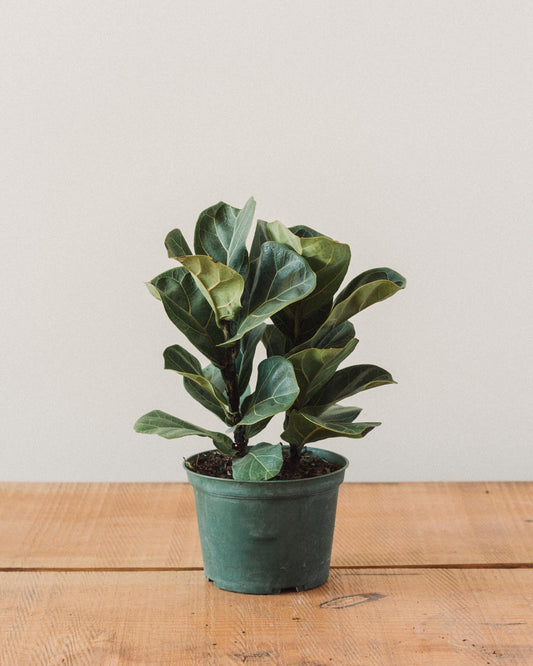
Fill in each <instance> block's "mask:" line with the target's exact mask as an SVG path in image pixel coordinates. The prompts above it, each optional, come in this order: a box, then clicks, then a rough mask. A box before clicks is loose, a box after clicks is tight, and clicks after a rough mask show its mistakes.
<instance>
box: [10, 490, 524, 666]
mask: <svg viewBox="0 0 533 666" xmlns="http://www.w3.org/2000/svg"><path fill="white" fill-rule="evenodd" d="M0 537H1V538H0V569H1V572H0V664H1V666H19V665H25V664H53V665H58V666H59V665H60V664H61V665H63V664H65V665H67V664H76V665H77V664H82V665H87V664H98V665H100V664H103V665H108V664H109V665H115V664H117V665H118V664H136V665H139V664H153V665H157V666H161V665H164V664H176V665H177V666H181V665H182V664H197V665H198V666H204V665H206V664H216V665H218V664H220V665H221V666H222V665H225V664H242V663H247V664H254V665H255V664H260V665H265V664H280V665H289V664H291V665H292V664H294V665H298V666H304V665H306V666H311V665H313V666H319V665H320V666H329V665H330V664H333V665H337V664H347V665H350V666H351V665H358V664H362V665H364V666H366V665H367V664H377V665H379V666H383V665H386V664H391V665H393V666H398V665H401V664H407V665H408V666H416V665H417V664H431V665H432V666H433V665H434V666H445V665H447V664H453V665H454V666H456V665H461V664H469V665H470V664H517V665H519V666H524V665H526V664H533V483H399V484H390V483H388V484H348V483H345V484H344V485H343V486H341V490H340V496H339V509H338V515H337V527H336V536H335V543H334V548H333V557H332V571H331V576H330V579H329V581H328V582H327V583H326V584H325V585H323V586H322V587H320V588H317V589H315V590H310V591H308V592H303V593H299V594H297V593H285V594H281V595H278V596H249V595H241V594H234V593H231V592H224V591H221V590H218V589H216V588H215V587H214V586H213V585H212V584H211V583H208V582H207V581H206V579H205V578H204V575H203V572H202V559H201V553H200V545H199V538H198V531H197V527H196V519H195V514H194V500H193V496H192V489H191V488H190V487H189V486H188V485H186V484H180V483H115V484H113V483H72V484H69V483H57V484H54V483H50V484H46V483H4V484H0Z"/></svg>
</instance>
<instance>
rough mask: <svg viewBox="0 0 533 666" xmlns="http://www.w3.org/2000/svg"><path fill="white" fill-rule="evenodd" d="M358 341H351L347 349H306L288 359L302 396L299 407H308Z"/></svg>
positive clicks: (298, 399)
mask: <svg viewBox="0 0 533 666" xmlns="http://www.w3.org/2000/svg"><path fill="white" fill-rule="evenodd" d="M356 345H357V340H356V339H355V338H354V339H352V340H350V341H349V342H348V343H347V345H346V346H345V347H341V348H330V349H316V348H311V349H304V350H303V351H300V352H297V353H295V354H292V355H291V356H289V357H288V359H289V361H290V362H291V363H292V366H293V368H294V373H295V375H296V380H297V382H298V386H299V387H300V394H299V395H298V398H297V400H296V406H297V407H299V408H300V407H303V406H304V405H306V404H307V403H308V402H309V401H310V400H311V399H312V398H313V396H314V395H316V394H317V392H318V391H319V390H320V389H321V388H322V386H324V384H326V383H327V382H328V381H329V380H330V379H331V378H332V377H333V375H334V374H335V370H336V369H337V368H338V367H339V365H340V364H341V363H342V361H344V360H345V359H346V358H347V357H348V356H349V355H350V354H351V353H352V351H353V350H354V349H355V346H356Z"/></svg>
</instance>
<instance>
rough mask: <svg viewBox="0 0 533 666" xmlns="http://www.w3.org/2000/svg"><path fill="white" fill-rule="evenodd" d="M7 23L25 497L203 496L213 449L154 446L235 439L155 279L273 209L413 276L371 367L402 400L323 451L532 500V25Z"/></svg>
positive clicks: (16, 357)
mask: <svg viewBox="0 0 533 666" xmlns="http://www.w3.org/2000/svg"><path fill="white" fill-rule="evenodd" d="M0 26H1V27H0V31H1V33H2V34H1V35H0V49H1V50H2V90H1V100H2V102H1V106H0V113H1V115H2V128H3V129H2V165H1V169H2V174H1V176H2V187H1V198H2V201H1V209H0V210H1V214H2V242H1V244H0V252H1V262H0V270H1V280H2V289H1V296H0V298H1V312H2V315H3V316H2V323H1V331H2V358H3V361H2V377H3V381H2V396H1V403H0V404H1V410H2V414H1V419H2V435H1V436H2V440H3V442H2V448H1V472H0V475H1V478H3V479H5V480H19V479H20V480H183V479H184V474H183V472H182V470H181V467H180V464H181V458H182V457H183V456H185V455H189V454H191V453H193V452H195V451H198V450H203V449H205V448H209V445H210V442H209V440H196V441H195V440H194V439H189V440H174V441H170V442H168V441H166V440H163V439H161V438H158V437H149V436H145V435H138V434H136V433H134V432H133V430H132V425H133V423H134V421H135V420H136V418H137V417H139V416H140V415H141V414H143V413H145V412H147V411H149V410H150V409H154V408H160V409H163V410H165V411H169V412H171V413H175V414H177V415H181V416H182V417H185V418H188V419H189V420H192V421H196V422H198V423H200V424H210V425H211V426H213V427H216V426H217V421H216V419H215V417H211V415H210V414H207V413H205V412H204V411H203V410H202V409H201V408H200V407H199V406H197V405H196V403H195V402H194V401H193V400H192V398H189V396H188V395H187V394H186V393H185V392H184V390H183V389H182V387H181V384H180V381H179V378H178V377H177V376H176V375H174V374H173V373H170V372H165V371H163V369H162V356H161V353H162V351H163V349H164V348H165V347H166V346H167V345H169V344H173V343H174V342H180V341H183V338H182V337H181V335H180V334H179V333H178V332H177V331H176V330H175V329H174V328H173V326H172V325H171V324H170V322H169V321H168V320H167V319H166V317H165V316H164V314H163V312H162V310H161V308H160V306H159V304H158V303H157V302H156V301H155V300H154V299H152V298H151V297H150V295H149V294H148V292H147V291H146V289H145V287H144V285H143V282H144V281H145V280H148V279H150V278H152V277H154V276H155V275H156V274H157V273H159V272H161V271H163V270H165V269H166V268H169V267H171V265H172V264H171V263H169V260H168V259H167V258H166V253H165V250H164V247H163V239H164V236H165V235H166V233H167V232H168V231H169V230H170V229H172V228H173V227H176V226H179V227H181V228H182V230H183V231H184V233H185V234H187V235H188V236H189V238H191V237H192V232H193V227H194V223H195V221H196V218H197V215H198V213H199V212H200V211H201V210H202V209H203V208H205V207H207V206H209V205H211V204H213V203H215V202H217V201H218V200H220V199H223V200H225V201H227V202H229V203H231V204H233V205H238V206H239V205H242V204H243V203H244V201H245V200H246V199H247V198H248V196H250V195H254V196H255V198H256V199H257V201H258V209H257V212H258V215H259V216H260V217H261V218H265V219H276V218H277V219H280V220H281V221H283V222H284V223H286V224H288V225H293V224H299V223H303V224H308V225H310V226H312V227H317V228H319V229H322V230H325V231H326V232H328V233H329V234H330V235H332V236H333V237H334V238H336V239H338V240H342V241H346V242H349V243H350V244H351V245H352V248H353V259H352V268H351V270H350V273H349V275H352V276H353V275H354V274H356V273H358V272H360V271H362V270H364V269H366V268H371V267H375V266H381V265H388V266H391V267H392V268H395V269H397V270H398V271H400V272H401V273H403V274H404V275H406V277H407V278H408V287H407V289H406V290H405V291H404V292H402V293H400V294H398V295H396V296H395V297H394V298H392V299H390V300H388V301H385V302H384V303H380V304H378V305H375V306H373V307H372V308H369V309H368V310H366V311H365V312H363V313H361V314H360V315H358V317H357V318H356V320H355V322H354V323H355V324H356V329H357V333H358V337H359V338H360V340H361V342H360V344H359V346H358V348H357V350H356V353H355V354H354V356H353V357H352V360H351V362H352V363H353V362H356V363H357V362H359V363H363V362H367V363H376V364H378V365H381V366H383V367H385V368H387V369H388V370H390V371H391V372H392V373H393V375H394V376H395V377H396V378H397V380H398V382H399V384H398V385H397V386H391V387H383V388H380V389H376V390H374V391H369V392H367V393H366V394H362V395H361V396H360V399H359V400H357V403H356V404H359V405H360V406H362V407H364V408H365V412H364V415H366V418H367V419H368V420H382V421H383V425H382V426H381V428H379V429H376V430H375V431H374V432H373V433H372V434H371V435H369V436H368V437H367V438H366V439H364V440H355V441H349V440H328V441H327V442H325V445H326V448H328V447H329V448H336V449H338V450H339V451H341V452H343V453H345V454H348V455H349V457H350V460H351V467H350V469H349V474H348V479H349V480H352V481H355V480H365V481H392V480H396V481H401V480H418V479H425V480H448V479H449V480H461V479H531V478H532V470H533V441H532V440H533V437H532V434H531V397H532V389H533V386H532V379H531V377H532V372H531V367H532V360H533V359H532V352H531V349H532V347H533V344H532V342H531V333H532V324H533V310H532V300H533V298H532V296H531V284H532V282H533V270H532V259H531V255H532V240H533V238H532V236H533V234H532V212H533V205H532V194H531V192H532V189H531V184H532V175H533V145H532V143H533V89H532V80H533V79H532V75H533V65H532V63H533V46H532V44H533V4H532V3H531V2H528V1H523V2H520V1H518V0H517V1H514V0H504V1H501V2H491V1H486V2H476V1H474V0H461V1H457V2H453V1H450V2H438V1H428V0H424V1H416V0H411V1H409V2H392V1H385V0H377V1H373V2H362V1H360V2H353V1H337V2H316V1H307V2H299V1H296V0H293V1H292V2H275V1H273V0H268V1H265V2H254V1H250V0H248V1H246V2H239V1H237V0H231V1H209V2H206V1H203V0H199V1H198V0H196V1H194V2H192V1H191V2H184V1H181V0H177V1H176V2H163V1H162V0H151V1H150V2H133V1H132V2H102V1H96V2H89V3H88V2H80V1H74V2H46V3H42V2H36V1H34V2H22V1H21V0H16V1H9V0H5V1H4V2H3V3H2V5H1V9H0ZM352 402H355V401H352ZM206 414H207V415H206ZM279 425H280V422H279V419H278V420H276V421H275V424H274V426H273V427H270V428H269V430H268V431H267V435H268V438H269V439H270V441H276V438H277V436H278V434H277V433H278V432H279ZM265 439H266V438H265Z"/></svg>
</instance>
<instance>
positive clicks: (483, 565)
mask: <svg viewBox="0 0 533 666" xmlns="http://www.w3.org/2000/svg"><path fill="white" fill-rule="evenodd" d="M343 569H374V570H378V569H533V562H510V563H509V562H507V563H504V562H494V563H490V562H479V563H465V564H459V563H452V564H387V565H386V566H383V565H380V564H376V565H368V564H362V565H351V566H348V565H346V566H344V565H340V566H331V567H330V570H331V571H342V570H343ZM24 571H26V572H29V573H33V572H37V573H39V572H46V571H53V572H61V571H64V572H70V571H73V572H81V571H97V572H100V571H102V572H113V571H116V572H118V573H120V572H144V571H203V567H0V573H12V572H17V573H21V572H24Z"/></svg>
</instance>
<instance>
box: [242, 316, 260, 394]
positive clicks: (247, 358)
mask: <svg viewBox="0 0 533 666" xmlns="http://www.w3.org/2000/svg"><path fill="white" fill-rule="evenodd" d="M265 328H266V324H260V325H259V326H256V327H255V328H253V329H252V330H251V331H248V333H246V335H244V336H243V338H242V340H241V345H240V350H239V353H238V354H237V358H236V359H235V371H236V373H237V383H238V386H239V393H240V394H241V395H242V394H243V393H244V391H245V390H246V387H247V386H248V384H249V382H250V377H251V374H252V368H253V361H254V356H255V350H256V348H257V344H258V343H259V341H260V340H261V338H262V336H263V333H264V330H265Z"/></svg>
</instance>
